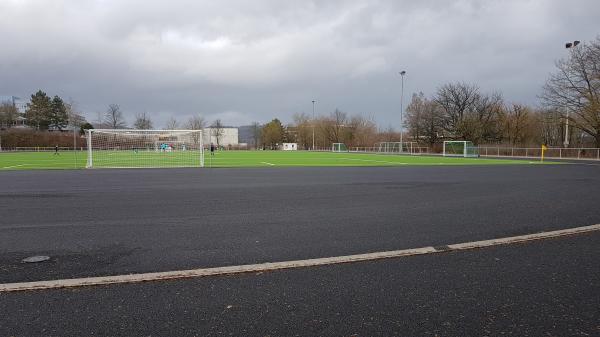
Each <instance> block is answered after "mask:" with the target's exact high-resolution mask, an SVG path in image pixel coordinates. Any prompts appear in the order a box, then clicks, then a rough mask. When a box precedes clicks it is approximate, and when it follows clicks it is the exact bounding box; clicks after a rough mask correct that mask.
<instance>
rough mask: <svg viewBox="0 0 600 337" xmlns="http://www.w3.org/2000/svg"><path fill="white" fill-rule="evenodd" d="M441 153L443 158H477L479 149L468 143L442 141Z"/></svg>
mask: <svg viewBox="0 0 600 337" xmlns="http://www.w3.org/2000/svg"><path fill="white" fill-rule="evenodd" d="M443 151H444V152H443V154H444V157H465V158H466V157H479V149H478V148H477V147H476V146H475V145H473V142H470V141H462V140H460V141H459V140H447V141H444V150H443Z"/></svg>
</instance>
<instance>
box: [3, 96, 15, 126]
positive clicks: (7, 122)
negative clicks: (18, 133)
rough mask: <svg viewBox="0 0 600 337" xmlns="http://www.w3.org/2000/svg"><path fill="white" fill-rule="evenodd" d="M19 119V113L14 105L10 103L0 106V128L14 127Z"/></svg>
mask: <svg viewBox="0 0 600 337" xmlns="http://www.w3.org/2000/svg"><path fill="white" fill-rule="evenodd" d="M17 117H19V111H18V110H17V108H16V107H15V105H14V104H11V103H9V102H5V103H2V105H0V127H6V128H10V127H12V126H13V125H14V124H15V123H16V121H17Z"/></svg>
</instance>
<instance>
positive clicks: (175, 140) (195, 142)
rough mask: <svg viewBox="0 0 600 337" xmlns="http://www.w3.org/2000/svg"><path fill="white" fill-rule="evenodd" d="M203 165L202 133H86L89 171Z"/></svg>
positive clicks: (118, 131) (132, 131)
mask: <svg viewBox="0 0 600 337" xmlns="http://www.w3.org/2000/svg"><path fill="white" fill-rule="evenodd" d="M203 166H204V146H203V144H202V130H127V129H90V130H87V165H86V167H87V168H155V167H156V168H159V167H203Z"/></svg>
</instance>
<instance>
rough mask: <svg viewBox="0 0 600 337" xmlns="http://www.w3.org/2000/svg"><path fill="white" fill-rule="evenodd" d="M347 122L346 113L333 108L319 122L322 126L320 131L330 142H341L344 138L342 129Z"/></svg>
mask: <svg viewBox="0 0 600 337" xmlns="http://www.w3.org/2000/svg"><path fill="white" fill-rule="evenodd" d="M347 122H348V116H347V114H346V113H345V112H342V111H340V110H338V109H335V111H334V112H332V113H331V114H330V115H329V116H328V117H326V118H323V119H322V120H321V122H320V123H319V124H320V126H321V128H322V132H323V133H324V134H325V135H326V137H327V140H328V141H329V142H330V143H343V142H344V138H345V137H344V136H345V135H344V130H345V128H346V127H347V125H346V124H347ZM325 145H328V144H325Z"/></svg>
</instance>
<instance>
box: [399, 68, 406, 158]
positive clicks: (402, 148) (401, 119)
mask: <svg viewBox="0 0 600 337" xmlns="http://www.w3.org/2000/svg"><path fill="white" fill-rule="evenodd" d="M404 75H406V71H404V70H402V71H401V72H400V76H401V77H402V89H401V93H400V152H404V143H403V136H402V134H403V132H402V131H403V129H404Z"/></svg>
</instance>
